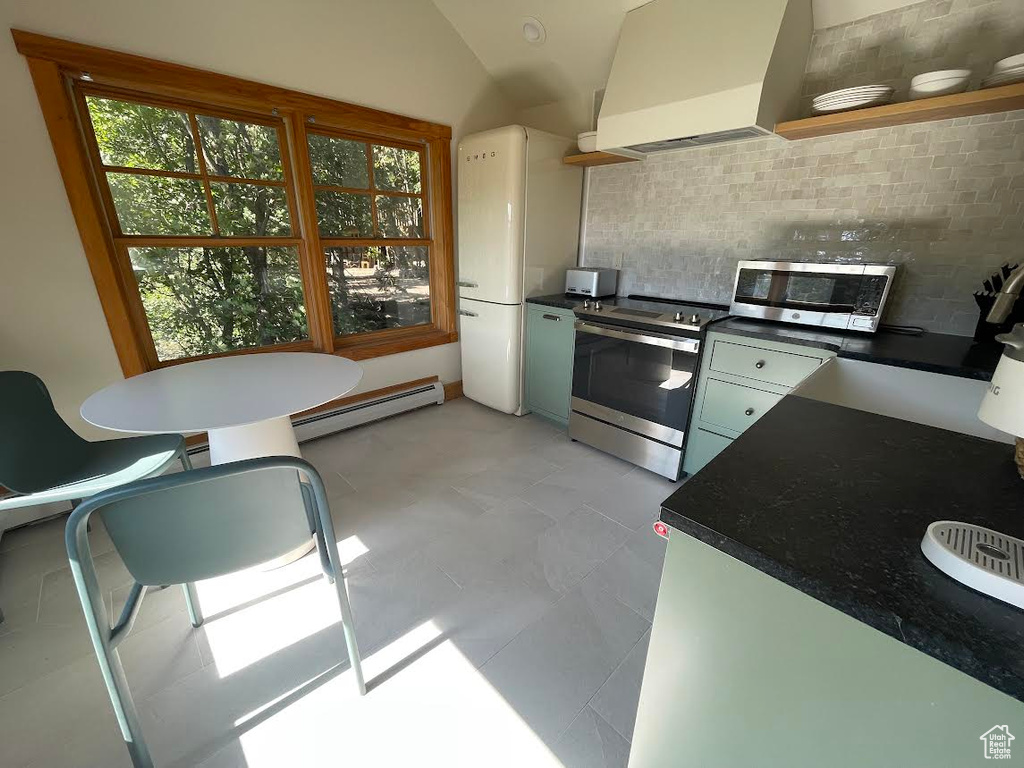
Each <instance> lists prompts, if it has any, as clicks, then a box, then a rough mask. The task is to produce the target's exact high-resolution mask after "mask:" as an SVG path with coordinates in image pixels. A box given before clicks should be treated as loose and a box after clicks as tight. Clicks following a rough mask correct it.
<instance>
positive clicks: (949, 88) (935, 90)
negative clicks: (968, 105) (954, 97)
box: [910, 69, 971, 99]
mask: <svg viewBox="0 0 1024 768" xmlns="http://www.w3.org/2000/svg"><path fill="white" fill-rule="evenodd" d="M970 79H971V70H969V69H942V70H939V71H936V72H925V73H924V74H921V75H918V76H917V77H915V78H913V79H912V80H911V81H910V98H911V99H925V98H928V97H929V96H945V95H946V94H947V93H960V92H961V91H966V90H967V83H968V82H970Z"/></svg>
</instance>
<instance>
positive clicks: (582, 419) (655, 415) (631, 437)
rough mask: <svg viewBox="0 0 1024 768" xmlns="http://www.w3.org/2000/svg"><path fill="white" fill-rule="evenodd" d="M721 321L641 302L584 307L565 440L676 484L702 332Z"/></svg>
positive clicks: (683, 307)
mask: <svg viewBox="0 0 1024 768" xmlns="http://www.w3.org/2000/svg"><path fill="white" fill-rule="evenodd" d="M727 314H728V313H727V312H726V311H725V310H724V309H718V308H715V307H712V306H710V305H699V304H693V303H682V302H674V301H669V300H664V299H662V300H658V299H650V298H646V297H642V296H630V297H628V298H612V299H607V300H601V301H586V302H584V303H583V306H582V307H579V308H577V309H576V348H575V354H574V359H573V376H572V409H571V411H570V413H569V436H570V437H572V438H573V439H574V440H579V441H580V442H582V443H587V444H588V445H592V446H594V447H595V448H599V449H600V450H602V451H605V452H607V453H611V454H613V455H615V456H618V457H620V458H622V459H625V460H626V461H629V462H632V463H633V464H636V465H638V466H641V467H644V468H645V469H649V470H651V471H652V472H657V473H658V474H659V475H664V476H665V477H667V478H669V479H671V480H678V479H679V475H680V473H681V471H682V458H683V438H684V437H685V435H686V425H687V422H688V421H689V417H690V403H691V401H692V399H693V387H694V384H695V378H696V376H697V364H698V356H699V354H700V336H701V329H702V328H703V327H704V326H705V325H707V324H708V323H709V322H711V321H712V320H717V319H719V318H722V317H725V316H726V315H727Z"/></svg>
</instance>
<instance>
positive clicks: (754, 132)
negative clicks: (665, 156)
mask: <svg viewBox="0 0 1024 768" xmlns="http://www.w3.org/2000/svg"><path fill="white" fill-rule="evenodd" d="M771 133H772V132H771V131H769V130H766V129H764V128H761V127H760V126H757V125H752V126H750V127H749V128H736V129H735V130H732V131H718V132H716V133H705V134H704V135H703V136H689V137H687V138H685V139H665V140H664V141H649V142H647V143H646V144H634V145H633V146H631V147H626V149H631V150H633V151H634V152H640V153H642V154H645V155H646V154H651V153H654V152H669V151H671V150H674V149H687V148H688V147H706V146H707V145H709V144H724V143H725V142H728V141H742V140H743V139H756V138H760V137H761V136H770V135H771Z"/></svg>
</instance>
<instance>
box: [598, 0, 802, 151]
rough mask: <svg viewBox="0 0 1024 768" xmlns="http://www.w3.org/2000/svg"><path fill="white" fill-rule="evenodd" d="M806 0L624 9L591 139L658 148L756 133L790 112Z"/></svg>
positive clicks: (669, 1) (661, 3) (699, 0)
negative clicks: (625, 12)
mask: <svg viewBox="0 0 1024 768" xmlns="http://www.w3.org/2000/svg"><path fill="white" fill-rule="evenodd" d="M812 32H813V24H812V19H811V0H713V2H709V1H708V0H652V2H650V3H648V4H646V5H643V6H641V7H639V8H637V9H635V10H633V11H630V12H629V13H628V14H626V19H625V21H624V22H623V25H622V31H621V32H620V34H619V43H618V47H617V48H616V50H615V59H614V61H613V62H612V69H611V75H610V76H609V78H608V85H607V88H606V89H605V94H604V101H603V102H602V104H601V112H600V114H599V116H598V120H597V148H598V149H600V150H604V151H606V152H616V151H618V152H620V153H622V154H633V153H637V152H639V153H644V154H648V153H653V152H668V151H672V150H678V149H686V148H689V147H701V146H706V145H708V144H719V143H723V142H728V141H739V140H742V139H749V138H753V137H756V136H765V135H767V134H770V133H772V132H773V131H774V128H775V124H776V123H778V122H781V121H782V120H786V119H789V118H791V117H795V116H796V111H797V109H798V107H799V99H800V89H801V86H802V84H803V74H804V67H805V64H806V62H807V52H808V50H809V48H810V43H811V34H812Z"/></svg>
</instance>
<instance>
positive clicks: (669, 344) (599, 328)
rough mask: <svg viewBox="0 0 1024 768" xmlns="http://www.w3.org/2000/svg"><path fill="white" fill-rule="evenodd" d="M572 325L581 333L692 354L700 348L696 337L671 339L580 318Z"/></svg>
mask: <svg viewBox="0 0 1024 768" xmlns="http://www.w3.org/2000/svg"><path fill="white" fill-rule="evenodd" d="M574 327H575V328H576V330H577V331H581V332H582V333H591V334H594V335H595V336H607V337H609V338H612V339H623V340H624V341H635V342H637V343H639V344H649V345H651V346H654V347H665V348H666V349H676V350H679V351H681V352H689V353H691V354H694V355H695V354H697V350H699V349H700V342H699V341H698V340H697V339H673V338H670V337H668V336H656V335H654V334H649V333H633V332H630V331H624V330H620V329H619V328H611V327H609V326H607V325H596V324H594V323H586V322H584V321H582V320H577V321H576V323H575V326H574Z"/></svg>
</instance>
